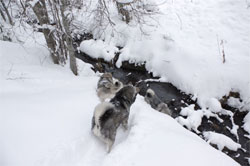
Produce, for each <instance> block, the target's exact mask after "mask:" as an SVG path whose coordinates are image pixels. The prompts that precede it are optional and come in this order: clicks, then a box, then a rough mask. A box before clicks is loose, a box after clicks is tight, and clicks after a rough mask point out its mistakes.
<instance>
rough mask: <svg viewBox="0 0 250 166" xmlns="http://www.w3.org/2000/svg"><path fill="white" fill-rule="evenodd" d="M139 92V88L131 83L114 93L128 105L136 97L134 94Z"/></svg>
mask: <svg viewBox="0 0 250 166" xmlns="http://www.w3.org/2000/svg"><path fill="white" fill-rule="evenodd" d="M138 92H139V88H137V87H134V86H133V85H127V86H124V87H123V88H122V89H121V90H119V91H118V92H117V93H116V97H119V98H121V99H122V100H123V101H125V102H126V103H127V105H128V107H130V106H131V105H132V104H133V103H134V102H135V99H136V95H137V93H138Z"/></svg>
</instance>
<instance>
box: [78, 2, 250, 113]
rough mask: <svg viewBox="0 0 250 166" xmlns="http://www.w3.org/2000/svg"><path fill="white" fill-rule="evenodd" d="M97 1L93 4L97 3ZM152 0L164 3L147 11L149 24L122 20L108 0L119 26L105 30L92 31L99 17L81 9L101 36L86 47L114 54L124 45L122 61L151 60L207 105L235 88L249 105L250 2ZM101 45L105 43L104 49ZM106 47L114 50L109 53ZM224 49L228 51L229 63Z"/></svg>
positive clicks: (149, 65)
mask: <svg viewBox="0 0 250 166" xmlns="http://www.w3.org/2000/svg"><path fill="white" fill-rule="evenodd" d="M95 2H96V1H95V0H94V1H93V2H92V6H90V7H89V8H90V9H91V8H94V7H95ZM147 3H148V4H151V5H156V4H159V6H158V8H157V9H155V12H154V13H153V14H152V15H150V16H145V18H144V20H145V21H146V24H141V25H138V24H136V23H135V22H134V21H132V22H131V23H130V24H129V25H127V24H126V23H124V22H122V21H121V20H120V19H119V18H117V11H116V8H115V6H114V5H112V4H108V5H109V10H110V15H111V19H113V21H114V23H115V26H113V27H111V26H108V27H107V28H106V29H105V30H103V29H104V28H100V29H101V30H100V31H101V32H100V31H98V28H97V29H95V31H91V29H92V28H93V27H92V25H93V24H94V23H93V20H94V19H87V18H85V17H84V16H81V15H80V16H79V20H80V19H83V18H85V19H84V21H86V27H87V28H89V30H90V32H92V33H93V35H94V38H96V39H97V40H96V41H93V40H89V41H88V40H87V41H83V42H82V44H81V46H80V50H81V51H83V52H86V53H87V54H89V55H90V56H93V57H96V56H98V57H102V58H104V59H106V60H110V58H111V57H112V54H113V57H114V53H115V51H116V50H115V49H116V48H115V46H121V47H123V49H122V50H121V54H120V57H119V59H118V61H117V63H116V65H117V66H118V67H120V66H121V63H122V61H124V60H128V61H130V62H134V63H138V64H140V63H144V62H146V69H147V70H148V71H149V72H152V73H153V74H154V75H156V76H161V80H162V81H165V82H170V83H172V84H173V85H175V86H176V87H177V88H178V89H180V90H182V91H184V92H185V93H187V94H192V95H194V98H197V99H198V104H199V105H200V106H201V107H202V108H207V107H209V106H210V101H211V99H213V100H214V99H215V100H217V102H218V99H220V98H221V97H222V96H224V95H228V94H229V92H230V91H236V92H239V93H240V95H241V98H242V99H243V105H244V109H247V110H249V109H250V65H249V64H250V49H249V46H250V12H249V10H250V9H249V7H248V5H249V4H248V2H247V1H244V0H207V1H204V0H182V1H174V0H166V1H162V0H156V1H152V0H148V1H147ZM87 16H88V15H87ZM151 18H153V19H151ZM155 20H157V21H155ZM104 26H106V24H104ZM100 33H101V36H100ZM145 34H146V35H145ZM102 40H105V41H104V42H103V41H102ZM100 48H105V49H102V50H101V51H102V52H101V53H100ZM106 51H108V56H105V54H107V52H106ZM222 51H224V52H225V60H226V62H225V63H223V56H222ZM105 52H106V53H105Z"/></svg>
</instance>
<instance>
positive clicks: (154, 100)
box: [144, 89, 172, 116]
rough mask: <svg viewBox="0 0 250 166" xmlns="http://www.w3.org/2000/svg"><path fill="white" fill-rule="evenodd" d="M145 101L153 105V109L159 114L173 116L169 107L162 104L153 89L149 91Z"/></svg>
mask: <svg viewBox="0 0 250 166" xmlns="http://www.w3.org/2000/svg"><path fill="white" fill-rule="evenodd" d="M144 99H145V101H146V102H147V103H148V104H150V105H151V107H152V108H154V109H156V110H157V111H159V112H162V113H165V114H168V115H170V116H171V115H172V111H171V110H170V109H169V108H168V105H167V104H165V103H164V102H162V101H161V100H160V99H159V97H158V96H157V95H156V94H155V92H154V91H153V90H152V89H148V90H147V92H146V95H145V98H144Z"/></svg>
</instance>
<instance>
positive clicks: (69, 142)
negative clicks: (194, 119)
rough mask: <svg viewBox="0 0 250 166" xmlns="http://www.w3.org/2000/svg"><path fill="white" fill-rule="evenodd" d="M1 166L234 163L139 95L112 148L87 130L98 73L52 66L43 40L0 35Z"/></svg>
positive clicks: (85, 65)
mask: <svg viewBox="0 0 250 166" xmlns="http://www.w3.org/2000/svg"><path fill="white" fill-rule="evenodd" d="M0 50H1V52H0V53H1V54H0V59H1V77H0V83H1V86H0V87H1V91H0V165H2V166H31V165H50V166H56V165H60V166H61V165H66V166H69V165H70V166H74V165H88V166H100V165H103V166H105V165H108V166H112V165H114V166H117V165H120V166H122V165H126V166H127V165H141V166H147V165H150V166H151V165H158V166H160V165H164V166H165V165H192V166H195V165H197V166H200V165H201V164H202V165H204V166H205V165H207V166H211V165H213V166H216V165H218V166H223V165H225V166H230V165H232V166H236V165H239V164H238V163H236V162H235V161H234V160H233V159H231V158H230V157H228V156H227V155H225V154H224V153H222V152H220V151H218V150H216V149H214V148H213V147H211V146H210V145H209V144H208V143H206V142H205V141H204V140H202V139H201V138H199V137H198V136H197V135H195V134H194V133H191V132H189V131H188V130H186V129H184V128H183V127H182V126H181V125H180V124H178V123H177V121H176V120H174V119H172V118H171V117H169V116H167V115H165V114H161V113H159V112H156V111H155V110H153V109H152V108H151V107H150V106H149V105H147V104H146V103H145V102H144V99H143V98H142V97H141V96H138V97H137V99H136V102H135V103H134V105H133V106H132V107H131V115H130V118H129V130H128V131H123V130H122V129H119V131H118V135H117V139H116V142H115V145H114V147H113V150H112V151H111V153H110V154H107V153H106V151H105V146H104V145H103V143H102V142H101V141H99V140H98V139H96V138H95V137H94V136H93V135H92V134H91V131H90V126H91V118H92V114H93V110H94V107H95V106H96V105H97V104H98V103H99V101H98V98H97V96H96V93H95V91H96V84H97V80H98V76H97V75H98V74H97V75H96V74H94V73H93V72H92V71H91V70H90V67H89V65H87V64H84V63H82V62H80V61H79V62H78V65H79V67H80V69H81V72H80V73H81V75H80V76H79V77H75V76H74V75H73V74H72V73H71V72H70V70H69V69H68V68H67V67H61V66H57V65H53V64H52V63H51V62H50V60H49V58H48V51H47V50H46V48H44V47H41V46H38V45H36V46H33V47H22V46H21V45H19V44H14V43H9V42H2V41H0Z"/></svg>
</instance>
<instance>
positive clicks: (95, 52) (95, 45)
mask: <svg viewBox="0 0 250 166" xmlns="http://www.w3.org/2000/svg"><path fill="white" fill-rule="evenodd" d="M80 51H82V52H85V53H86V54H88V55H90V56H92V57H93V58H103V59H104V60H106V61H110V60H111V59H113V58H114V57H115V53H116V52H118V48H117V47H114V46H113V47H112V46H109V45H107V44H106V43H105V42H103V41H102V40H93V39H91V40H85V41H83V42H82V43H81V45H80Z"/></svg>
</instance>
